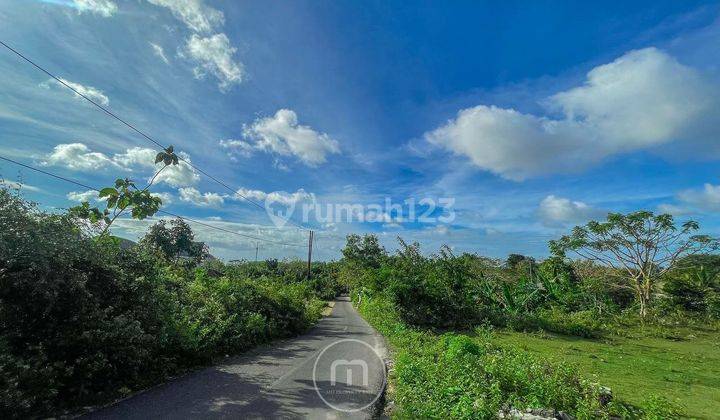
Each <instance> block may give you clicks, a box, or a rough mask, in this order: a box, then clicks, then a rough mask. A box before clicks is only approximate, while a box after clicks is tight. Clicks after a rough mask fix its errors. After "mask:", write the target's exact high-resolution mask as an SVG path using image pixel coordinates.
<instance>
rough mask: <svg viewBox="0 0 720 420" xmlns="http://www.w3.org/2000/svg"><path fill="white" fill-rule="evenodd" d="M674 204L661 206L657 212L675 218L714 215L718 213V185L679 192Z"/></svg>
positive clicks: (719, 191)
mask: <svg viewBox="0 0 720 420" xmlns="http://www.w3.org/2000/svg"><path fill="white" fill-rule="evenodd" d="M675 199H676V201H677V203H676V204H662V205H660V206H659V207H658V210H659V211H660V212H663V213H670V214H674V215H676V216H679V215H683V214H689V213H703V212H707V213H714V212H718V211H720V185H712V184H705V185H704V186H703V188H701V189H689V190H684V191H681V192H679V193H678V194H677V195H676V196H675Z"/></svg>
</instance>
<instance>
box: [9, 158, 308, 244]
mask: <svg viewBox="0 0 720 420" xmlns="http://www.w3.org/2000/svg"><path fill="white" fill-rule="evenodd" d="M0 159H1V160H4V161H6V162H10V163H13V164H15V165H18V166H22V167H23V168H26V169H30V170H32V171H35V172H38V173H41V174H44V175H47V176H50V177H53V178H56V179H59V180H61V181H65V182H68V183H70V184H74V185H77V186H79V187H83V188H86V189H88V190H93V191H97V192H100V190H99V189H97V188H95V187H91V186H89V185H86V184H83V183H82V182H78V181H75V180H73V179H70V178H66V177H64V176H61V175H57V174H54V173H52V172H48V171H45V170H42V169H39V168H36V167H34V166H30V165H27V164H24V163H22V162H18V161H16V160H13V159H10V158H7V157H4V156H0ZM158 213H161V214H166V215H168V216H172V217H177V218H179V219H182V220H185V221H188V222H192V223H196V224H198V225H201V226H205V227H208V228H211V229H215V230H219V231H222V232H226V233H231V234H233V235H238V236H242V237H244V238H248V239H253V240H256V241H262V242H268V243H273V244H277V245H284V246H295V247H301V248H305V245H300V244H293V243H287V242H281V241H273V240H271V239H264V238H259V237H256V236H252V235H246V234H244V233H240V232H235V231H233V230H229V229H225V228H222V227H219V226H214V225H211V224H209V223H205V222H201V221H198V220H195V219H191V218H189V217H185V216H180V215H178V214H175V213H171V212H169V211H166V210H158Z"/></svg>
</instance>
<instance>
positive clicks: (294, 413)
mask: <svg viewBox="0 0 720 420" xmlns="http://www.w3.org/2000/svg"><path fill="white" fill-rule="evenodd" d="M382 343H383V341H382V337H380V336H379V335H378V334H377V333H376V332H375V331H374V330H373V329H372V327H370V326H369V325H368V324H367V322H365V320H364V319H362V318H361V317H360V315H359V314H358V313H357V311H355V309H354V308H353V307H352V305H351V304H350V302H349V300H348V298H347V297H340V298H338V300H337V301H336V302H335V306H334V308H333V310H332V313H331V314H330V316H328V317H325V318H323V319H321V320H320V321H319V323H318V324H317V325H316V326H315V327H314V328H313V329H312V330H310V331H309V332H308V333H306V334H304V335H302V336H299V337H296V338H293V339H287V340H282V341H276V342H273V343H271V344H269V345H267V346H264V347H260V348H256V349H255V350H251V351H249V352H247V353H244V354H243V355H241V356H238V357H234V358H229V359H226V361H225V362H223V363H222V364H220V365H216V366H213V367H210V368H206V369H203V370H200V371H197V372H194V373H191V374H189V375H186V376H183V377H181V378H178V379H176V380H173V381H171V382H168V383H166V384H163V385H161V386H159V387H156V388H152V389H150V390H148V391H146V392H143V393H140V394H138V395H135V396H134V397H131V398H129V399H126V400H123V401H121V402H119V403H117V404H115V405H112V406H110V407H107V408H104V409H101V410H98V411H96V412H93V413H90V414H89V415H88V416H87V417H89V418H91V419H148V418H151V419H184V418H314V419H335V418H369V417H371V415H372V414H373V412H372V411H373V409H374V407H375V403H373V401H374V400H376V397H377V396H378V395H379V394H380V393H381V391H382V389H383V386H384V383H385V367H384V364H383V363H382V359H380V358H379V357H378V355H380V356H381V357H384V355H385V350H384V346H383V344H382Z"/></svg>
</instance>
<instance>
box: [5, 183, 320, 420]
mask: <svg viewBox="0 0 720 420" xmlns="http://www.w3.org/2000/svg"><path fill="white" fill-rule="evenodd" d="M0 226H2V227H3V229H0V417H3V418H15V417H40V416H49V415H57V414H63V413H66V412H69V411H72V410H75V409H77V407H81V406H87V405H93V404H99V403H103V402H106V401H108V400H111V399H113V398H115V397H117V396H122V395H125V394H127V393H128V392H131V391H132V390H137V389H141V388H144V387H147V386H148V385H151V384H153V383H156V382H158V381H161V380H163V379H164V378H165V377H167V375H170V374H176V373H178V372H180V371H182V370H183V369H187V368H190V367H193V366H196V365H198V364H201V363H207V362H209V361H211V359H212V357H213V356H215V355H217V354H225V353H226V352H237V351H240V350H243V349H246V348H248V347H249V346H251V345H254V344H256V343H259V342H263V341H267V340H269V339H272V338H275V337H285V336H288V335H291V334H297V333H299V332H301V331H303V330H304V329H305V328H307V327H308V326H309V325H311V324H312V323H313V322H315V320H317V318H318V317H319V316H320V311H321V309H322V302H321V301H320V300H318V299H317V298H316V294H318V293H324V291H323V290H322V285H320V286H318V285H315V286H311V285H308V284H306V283H303V282H297V283H289V282H286V281H285V280H284V279H282V278H278V277H267V278H261V279H254V280H251V279H249V278H247V277H244V276H236V274H238V273H243V272H245V271H247V270H245V269H240V270H235V271H234V270H233V269H232V268H228V267H226V266H224V265H222V263H219V262H215V263H212V264H211V265H207V266H204V267H201V268H198V269H196V270H192V269H189V268H188V267H187V266H186V265H185V264H180V265H177V264H173V263H172V261H168V260H167V259H166V258H165V257H164V256H163V257H159V256H158V254H157V252H154V251H150V250H148V249H147V248H146V247H142V246H133V247H129V248H121V247H120V246H119V241H117V240H114V239H113V238H111V237H109V236H106V235H103V236H101V237H99V238H94V237H91V236H89V235H88V234H87V233H86V232H85V230H84V229H81V228H80V227H78V226H77V225H76V224H75V219H73V218H71V217H69V216H67V215H60V214H50V213H43V212H40V211H38V210H37V209H36V207H35V206H34V205H32V204H30V203H27V202H25V201H24V200H22V199H21V198H20V197H17V196H14V195H12V194H10V193H9V192H8V191H6V190H4V189H0Z"/></svg>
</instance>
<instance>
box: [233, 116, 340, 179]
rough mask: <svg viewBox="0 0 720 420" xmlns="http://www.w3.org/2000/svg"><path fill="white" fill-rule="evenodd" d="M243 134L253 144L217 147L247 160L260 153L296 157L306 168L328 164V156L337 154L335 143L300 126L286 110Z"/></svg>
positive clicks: (244, 131)
mask: <svg viewBox="0 0 720 420" xmlns="http://www.w3.org/2000/svg"><path fill="white" fill-rule="evenodd" d="M243 134H244V135H245V137H246V138H248V139H252V140H254V143H249V142H247V141H243V140H225V141H221V142H220V144H221V145H222V146H223V147H225V148H227V149H230V150H231V152H232V153H238V154H240V155H243V156H247V155H248V154H250V153H252V151H253V150H263V151H267V152H272V153H277V154H279V155H282V156H290V155H292V156H296V157H298V158H299V159H300V160H301V161H302V162H303V163H305V164H306V165H308V166H318V165H319V164H321V163H324V162H325V161H326V160H327V155H328V154H332V153H340V146H339V145H338V142H337V141H336V140H334V139H332V138H330V136H328V135H327V134H325V133H319V132H317V131H315V130H313V129H312V128H310V127H308V126H305V125H299V124H298V118H297V114H296V113H295V112H294V111H292V110H289V109H280V110H278V111H277V112H276V113H275V115H274V116H272V117H266V118H258V119H257V120H256V121H255V122H254V123H253V124H252V125H250V126H245V127H244V129H243Z"/></svg>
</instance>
